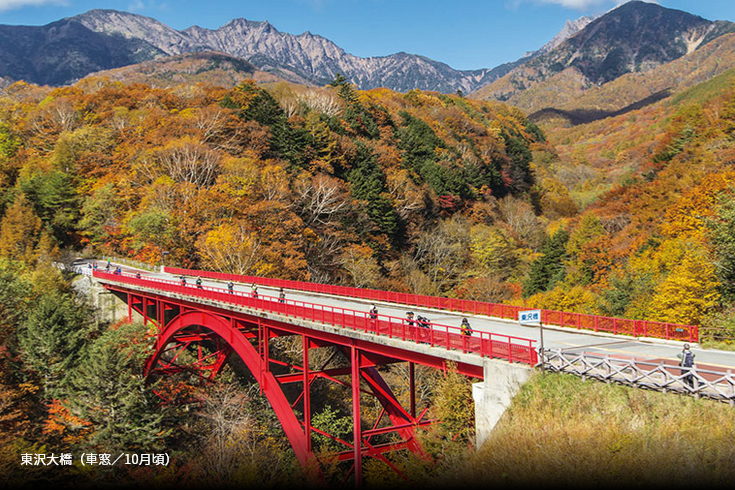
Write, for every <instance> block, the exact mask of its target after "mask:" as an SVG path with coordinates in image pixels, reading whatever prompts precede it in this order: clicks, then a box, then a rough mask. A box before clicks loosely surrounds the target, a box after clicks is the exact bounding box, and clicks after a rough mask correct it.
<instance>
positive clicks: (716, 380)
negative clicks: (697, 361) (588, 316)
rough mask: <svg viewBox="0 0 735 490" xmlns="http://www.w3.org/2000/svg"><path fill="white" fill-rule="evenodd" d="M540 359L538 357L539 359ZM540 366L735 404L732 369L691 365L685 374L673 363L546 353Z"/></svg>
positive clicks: (581, 354) (555, 351) (551, 369)
mask: <svg viewBox="0 0 735 490" xmlns="http://www.w3.org/2000/svg"><path fill="white" fill-rule="evenodd" d="M539 359H541V356H539ZM543 366H544V368H545V369H547V370H549V371H557V372H564V373H570V374H575V375H577V376H581V377H582V378H583V379H586V378H594V379H597V380H600V381H604V382H607V383H609V382H615V383H622V384H625V385H629V386H634V387H637V388H646V389H651V390H656V391H661V392H664V393H666V392H677V393H683V394H687V395H692V396H695V397H706V398H711V399H714V400H720V401H726V402H729V403H730V405H731V406H733V405H735V378H734V377H733V374H732V372H731V370H729V369H728V370H726V371H715V370H710V369H700V368H697V367H696V366H693V367H692V368H690V369H689V370H688V371H687V370H685V368H682V367H680V366H678V365H676V364H665V363H664V362H663V361H658V362H652V361H646V360H642V359H623V358H619V357H610V356H609V355H600V354H591V353H571V352H564V351H562V350H545V351H544V352H543Z"/></svg>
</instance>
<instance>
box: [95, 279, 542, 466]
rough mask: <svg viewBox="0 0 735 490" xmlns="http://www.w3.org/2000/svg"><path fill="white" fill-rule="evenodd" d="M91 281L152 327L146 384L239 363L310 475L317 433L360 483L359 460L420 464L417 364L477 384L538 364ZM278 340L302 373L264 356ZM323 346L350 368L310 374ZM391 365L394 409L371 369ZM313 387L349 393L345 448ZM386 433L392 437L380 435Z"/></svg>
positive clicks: (484, 344) (177, 289)
mask: <svg viewBox="0 0 735 490" xmlns="http://www.w3.org/2000/svg"><path fill="white" fill-rule="evenodd" d="M93 277H94V279H95V280H96V281H97V282H99V283H101V284H102V285H103V286H104V288H105V289H107V290H108V291H110V292H112V293H113V294H114V295H115V296H117V297H118V298H120V299H121V300H123V301H124V302H125V303H127V307H128V317H129V318H130V319H132V318H133V316H134V314H136V315H140V316H141V317H142V318H143V321H144V322H145V323H146V324H150V325H152V326H155V329H156V335H155V347H154V352H153V354H152V356H151V357H150V358H149V360H148V362H147V365H146V374H147V376H149V377H154V376H156V377H157V376H173V375H175V374H177V373H181V372H188V373H192V372H193V373H195V374H196V375H197V376H198V377H199V379H200V380H202V381H204V382H208V381H212V380H214V379H215V378H216V377H217V375H218V374H219V373H220V372H221V370H222V368H223V367H224V366H225V363H226V362H227V360H228V359H229V358H230V357H231V356H233V355H234V356H237V357H239V358H240V359H242V361H243V362H244V364H245V366H246V367H247V369H248V370H249V371H250V373H251V374H252V375H253V376H254V377H255V379H256V381H257V382H258V383H259V385H260V388H261V390H262V392H263V394H264V395H265V396H266V397H267V399H268V400H269V402H270V404H271V406H272V407H273V410H274V411H275V413H276V415H277V417H278V419H279V421H280V423H281V424H282V426H283V429H284V432H285V434H286V436H287V437H288V440H289V441H290V443H291V446H292V447H293V450H294V452H295V454H296V457H297V458H298V460H299V462H300V464H301V465H302V466H303V467H305V468H307V469H310V470H314V471H317V472H318V468H319V465H318V461H317V458H316V456H315V453H314V450H313V448H312V439H313V436H314V434H321V435H323V436H326V437H329V438H331V439H333V440H335V441H338V442H340V443H342V444H343V445H344V447H345V449H344V451H342V452H340V453H338V454H335V455H333V456H332V457H333V458H334V459H337V460H340V461H352V462H353V465H354V466H353V470H354V473H355V477H356V478H357V479H358V480H359V479H360V478H361V466H362V463H361V461H362V459H363V458H364V457H373V458H377V459H379V460H381V461H383V462H384V463H386V464H387V465H389V466H391V467H393V468H394V469H395V470H396V471H398V469H397V468H395V467H394V466H393V465H392V464H391V463H390V461H389V460H388V459H387V458H386V457H385V454H386V453H387V452H388V451H394V450H399V449H406V450H409V451H412V452H413V453H415V454H417V455H419V456H421V457H425V456H426V454H425V453H424V451H423V449H422V447H421V445H420V444H419V443H418V442H417V439H416V437H415V431H416V429H417V428H418V427H421V426H425V425H428V424H430V423H431V422H432V421H431V420H428V419H427V418H426V410H423V411H421V412H420V413H417V409H416V397H415V389H416V387H415V377H414V369H415V366H416V365H422V366H430V367H433V368H436V369H446V368H447V362H448V361H451V362H452V363H453V365H455V366H456V369H457V371H458V372H460V373H462V374H464V375H467V376H470V377H474V378H478V379H483V377H484V376H485V370H486V369H487V363H488V362H498V361H500V362H501V363H502V364H505V365H509V363H510V365H516V366H519V367H521V366H524V365H525V366H526V368H528V367H529V366H535V365H536V364H537V362H538V356H537V350H536V347H535V341H534V340H530V339H525V338H519V337H513V336H508V335H500V334H494V333H488V332H474V333H473V334H472V335H471V336H467V335H462V333H461V331H460V329H459V328H458V327H453V326H449V325H441V324H438V323H431V324H430V325H429V326H428V327H426V326H420V325H418V324H417V323H415V322H412V321H409V320H408V319H406V318H400V317H393V316H389V315H382V314H378V315H370V314H369V313H368V312H366V311H358V310H354V309H348V308H342V307H338V306H329V305H326V304H318V303H310V302H305V301H298V300H294V299H283V298H279V297H276V296H266V295H262V294H253V293H252V292H243V291H237V290H234V289H233V290H228V289H227V288H225V287H212V286H204V285H202V286H201V287H196V286H194V285H192V284H191V282H190V283H189V285H184V284H182V283H181V282H180V281H178V280H169V279H164V278H157V277H152V275H151V276H148V275H147V276H141V275H140V274H137V273H136V274H133V273H128V272H122V273H118V274H115V273H110V272H103V271H97V270H95V271H94V273H93ZM284 336H291V337H293V336H296V337H297V338H300V344H301V346H302V359H301V363H300V365H295V364H294V363H291V362H286V361H283V360H279V359H276V358H275V356H272V354H271V341H272V340H273V339H276V338H279V337H284ZM326 346H331V347H333V348H334V350H335V351H337V352H340V351H341V352H342V353H343V354H344V357H345V358H346V359H347V360H348V361H349V367H344V366H342V367H336V368H326V367H325V366H326V365H328V363H326V364H325V366H324V367H315V366H312V364H313V363H310V361H309V353H310V350H311V349H314V348H317V347H326ZM185 352H187V354H184V353H185ZM185 359H186V360H185ZM399 362H403V363H407V364H408V373H409V376H408V377H409V397H408V401H407V403H406V402H404V404H405V405H407V406H404V405H402V404H401V403H400V402H399V400H398V397H397V396H396V395H395V394H394V392H393V391H392V389H391V387H390V386H389V385H388V383H387V382H386V381H385V380H384V379H383V377H382V376H381V374H380V371H379V369H378V368H379V367H380V366H384V365H388V364H391V363H399ZM345 378H347V379H348V381H345ZM317 379H326V380H329V381H333V382H336V383H341V384H343V385H346V386H349V387H351V391H352V409H353V410H352V412H353V437H352V440H351V441H345V440H342V439H340V438H338V437H336V436H333V435H330V434H328V433H325V432H324V431H321V430H319V429H317V428H315V427H313V426H312V424H311V404H312V400H311V394H310V387H311V386H312V384H313V383H314V381H315V380H317ZM294 386H296V388H297V389H296V390H294V389H293V387H294ZM287 387H291V388H287ZM293 393H297V395H294V394H293ZM361 394H368V395H371V396H373V397H374V398H375V399H376V400H377V401H378V402H379V404H380V406H381V410H380V414H379V416H378V417H377V420H371V421H366V420H361V416H360V398H361ZM159 395H160V396H162V397H165V396H169V395H166V394H163V393H159ZM390 434H392V435H393V436H392V437H387V435H390ZM398 472H399V473H400V471H398Z"/></svg>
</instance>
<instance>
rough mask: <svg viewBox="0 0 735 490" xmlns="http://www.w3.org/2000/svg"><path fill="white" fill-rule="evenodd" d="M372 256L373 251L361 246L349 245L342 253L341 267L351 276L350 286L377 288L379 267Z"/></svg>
mask: <svg viewBox="0 0 735 490" xmlns="http://www.w3.org/2000/svg"><path fill="white" fill-rule="evenodd" d="M374 254H375V252H374V251H373V249H371V248H370V247H368V246H366V245H361V244H353V245H350V246H348V247H346V248H345V251H344V252H343V253H342V256H341V262H342V267H344V268H345V269H346V270H347V272H349V273H350V276H352V284H354V286H355V287H358V288H368V287H373V288H374V287H377V285H378V280H379V279H380V266H379V265H378V261H377V260H375V257H374Z"/></svg>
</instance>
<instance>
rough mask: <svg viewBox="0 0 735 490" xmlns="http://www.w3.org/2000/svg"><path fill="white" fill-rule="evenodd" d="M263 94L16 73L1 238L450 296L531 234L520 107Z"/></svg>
mask: <svg viewBox="0 0 735 490" xmlns="http://www.w3.org/2000/svg"><path fill="white" fill-rule="evenodd" d="M272 92H273V93H272V94H271V93H269V92H267V91H265V90H263V89H261V88H259V87H258V86H256V85H255V84H253V83H251V82H245V83H243V84H241V85H239V86H238V87H236V88H234V89H227V90H226V89H220V88H213V87H205V86H197V87H192V86H188V87H179V88H176V89H170V90H162V89H151V88H149V87H148V86H144V85H136V84H133V85H123V84H121V83H110V82H107V81H105V80H101V79H90V80H85V81H84V82H83V83H81V84H77V85H76V86H72V87H68V88H60V89H54V90H48V89H42V88H38V87H35V86H29V85H25V84H16V85H14V86H12V87H11V88H9V89H8V91H7V95H6V96H5V97H4V98H3V100H2V114H3V118H2V120H3V126H2V141H3V173H2V187H1V190H2V201H1V202H2V204H3V208H2V210H3V212H4V215H5V216H4V219H3V222H2V223H3V224H2V240H0V254H2V255H3V256H4V257H7V258H8V259H13V260H26V261H31V262H32V261H33V259H34V257H35V256H37V255H38V253H39V246H40V245H44V246H45V245H48V246H57V247H59V248H62V249H63V248H72V249H76V250H81V249H82V248H85V247H86V248H87V249H88V250H92V251H94V252H97V253H108V254H114V255H119V256H125V257H134V258H136V259H141V260H145V261H150V262H158V261H159V260H160V259H161V258H162V257H163V255H164V252H167V254H166V255H167V256H168V259H167V260H169V261H170V263H174V264H180V265H183V266H190V267H205V268H210V269H215V270H222V271H232V272H237V273H248V274H258V275H271V276H280V277H284V278H291V279H294V278H299V279H310V280H313V281H320V282H321V281H331V282H343V283H351V284H357V285H359V286H373V287H387V286H391V287H393V288H398V289H415V290H421V291H423V292H434V293H442V294H445V293H449V292H451V291H452V289H453V288H454V287H456V286H458V285H459V284H461V283H462V282H463V281H464V280H466V279H467V278H468V274H467V270H468V269H469V267H470V266H472V267H474V268H475V270H482V268H483V267H485V266H486V265H487V264H485V263H484V262H483V260H485V259H483V258H482V255H481V249H482V246H489V245H490V244H494V243H497V242H498V240H500V242H502V243H507V245H508V246H509V247H511V248H512V249H513V250H514V251H517V250H525V251H526V255H528V254H531V253H533V251H534V250H535V249H536V248H537V247H538V240H539V233H540V232H541V231H542V230H541V228H538V227H536V226H528V225H530V224H532V223H534V224H535V222H536V220H537V217H536V214H537V213H538V211H540V208H539V207H538V206H539V204H538V202H536V213H534V208H533V205H532V204H531V203H532V202H534V200H533V199H532V196H535V197H536V198H538V197H540V196H538V195H537V193H534V185H535V180H534V177H533V173H532V171H531V160H532V151H540V152H548V151H549V150H548V147H547V145H546V143H545V142H544V136H543V134H542V133H541V132H540V131H539V130H538V128H537V127H536V126H535V125H533V124H530V123H529V122H528V121H527V120H526V118H525V116H524V115H523V114H522V113H520V112H519V111H517V110H514V109H512V108H510V107H507V106H504V105H501V104H488V103H479V102H474V101H469V100H466V99H463V98H461V97H458V96H443V95H438V94H426V93H421V92H409V93H408V94H397V93H394V92H390V91H387V90H382V91H381V90H374V91H369V92H357V91H355V90H354V89H353V88H352V87H351V86H350V85H349V84H347V83H344V82H343V81H337V82H336V84H335V86H333V87H329V88H325V89H303V88H298V87H296V86H288V85H285V84H283V85H280V86H276V87H275V88H274V89H273V90H272ZM536 201H538V199H536ZM526 222H528V223H526ZM500 223H503V226H502V227H500V226H496V224H500ZM470 241H472V242H473V243H476V244H477V245H476V246H475V247H474V248H473V249H475V250H476V251H477V252H476V253H474V254H473V255H472V256H470V255H469V254H467V253H466V252H467V251H468V250H469V248H470V247H467V246H466V245H467V244H469V243H470ZM507 269H508V270H506V271H505V272H506V274H508V275H509V274H511V273H514V274H515V272H514V271H512V270H511V269H510V268H507Z"/></svg>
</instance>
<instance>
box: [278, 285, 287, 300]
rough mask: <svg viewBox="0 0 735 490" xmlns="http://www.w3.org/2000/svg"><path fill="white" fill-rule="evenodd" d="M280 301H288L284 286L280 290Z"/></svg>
mask: <svg viewBox="0 0 735 490" xmlns="http://www.w3.org/2000/svg"><path fill="white" fill-rule="evenodd" d="M278 302H279V303H285V302H286V292H285V291H284V290H283V288H281V289H279V290H278Z"/></svg>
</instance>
